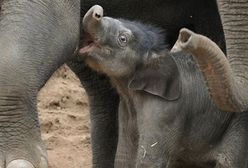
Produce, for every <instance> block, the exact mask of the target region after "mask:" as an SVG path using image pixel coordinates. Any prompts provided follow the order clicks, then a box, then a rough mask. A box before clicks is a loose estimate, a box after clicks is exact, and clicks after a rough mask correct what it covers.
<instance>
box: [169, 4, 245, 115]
mask: <svg viewBox="0 0 248 168" xmlns="http://www.w3.org/2000/svg"><path fill="white" fill-rule="evenodd" d="M217 2H218V6H219V12H220V15H221V19H222V23H223V28H224V33H225V38H226V48H227V58H226V56H225V54H224V53H223V52H222V51H221V50H220V49H219V47H218V46H217V45H216V44H215V43H214V42H212V41H211V40H210V39H208V38H206V37H204V36H201V35H197V34H195V33H193V32H191V31H188V30H186V29H182V30H181V31H180V35H179V39H178V41H177V43H176V45H175V47H174V49H175V48H181V49H184V50H187V51H190V52H191V53H192V54H193V55H194V57H195V59H196V61H197V62H198V64H199V67H200V69H201V71H202V72H203V74H204V76H205V79H206V81H207V85H208V88H209V90H210V93H211V95H212V97H213V99H214V101H215V103H216V104H217V106H218V107H219V108H220V109H221V110H223V111H230V112H242V111H247V110H248V87H247V86H248V17H247V15H248V0H241V1H239V0H232V1H226V0H218V1H217Z"/></svg>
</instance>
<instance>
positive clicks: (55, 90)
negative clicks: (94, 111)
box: [38, 66, 91, 168]
mask: <svg viewBox="0 0 248 168" xmlns="http://www.w3.org/2000/svg"><path fill="white" fill-rule="evenodd" d="M38 109H39V117H40V123H41V127H42V138H43V140H44V141H45V143H46V146H47V151H48V159H49V165H50V166H49V168H90V167H91V146H90V134H89V127H90V122H89V112H88V110H89V108H88V100H87V96H86V94H85V91H84V89H83V88H82V86H81V85H80V82H79V80H78V79H77V78H76V76H75V74H73V72H72V71H70V70H69V68H68V67H66V66H63V67H61V68H60V69H59V70H58V71H57V72H55V74H54V75H53V77H52V78H51V79H50V80H49V82H48V83H47V84H46V86H45V87H44V88H43V89H42V90H41V92H40V93H39V97H38Z"/></svg>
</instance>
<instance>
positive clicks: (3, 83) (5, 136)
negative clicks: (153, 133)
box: [0, 0, 247, 168]
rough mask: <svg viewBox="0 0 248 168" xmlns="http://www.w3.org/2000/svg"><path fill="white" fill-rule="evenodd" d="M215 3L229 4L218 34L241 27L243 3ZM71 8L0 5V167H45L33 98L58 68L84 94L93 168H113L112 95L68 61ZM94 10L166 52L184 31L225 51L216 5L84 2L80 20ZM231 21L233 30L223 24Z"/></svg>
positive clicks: (104, 81) (73, 0)
mask: <svg viewBox="0 0 248 168" xmlns="http://www.w3.org/2000/svg"><path fill="white" fill-rule="evenodd" d="M219 2H226V3H230V5H224V6H221V7H223V8H221V11H220V14H221V17H225V16H226V17H227V18H225V21H224V22H223V23H225V26H224V29H225V30H226V29H227V28H232V29H235V28H240V27H242V29H243V28H244V29H245V28H246V26H245V25H247V20H246V19H247V17H245V18H242V19H237V18H238V17H236V15H237V13H238V12H242V13H243V14H244V16H245V13H246V11H247V10H246V8H245V5H246V4H247V3H245V1H238V0H233V1H225V0H219V1H218V3H219ZM242 2H244V3H242ZM79 3H80V1H79V0H70V1H69V0H53V1H50V0H35V1H29V0H0V8H1V9H2V10H1V14H0V15H1V16H0V58H1V61H0V88H1V90H0V126H1V130H0V167H3V168H5V167H7V166H8V167H12V168H20V166H21V165H22V167H26V168H29V167H32V166H30V163H32V164H33V166H35V167H36V168H46V167H47V166H46V161H42V160H46V156H45V155H46V154H45V150H44V147H43V145H42V142H41V139H40V128H39V123H38V119H37V114H36V97H37V93H38V91H39V90H40V88H41V87H42V86H43V85H44V84H45V83H46V81H47V80H48V79H49V77H50V76H51V74H52V73H53V72H54V71H55V70H56V69H57V68H58V67H59V66H60V65H61V64H63V63H65V62H67V64H68V65H69V66H70V67H71V69H72V70H73V71H74V72H75V73H76V74H77V75H78V77H79V78H80V80H81V82H82V84H83V86H84V88H85V89H86V92H87V94H88V96H89V100H90V106H91V108H90V116H91V126H92V128H91V140H92V150H93V167H100V168H111V167H113V164H114V158H115V151H116V144H117V134H118V131H117V130H118V129H117V108H118V102H119V100H118V95H117V94H116V92H115V90H114V88H113V87H112V86H111V85H110V83H109V80H108V78H106V76H105V75H99V74H98V73H96V72H95V71H92V70H91V69H90V68H88V67H87V66H84V62H81V61H80V60H77V59H76V58H75V57H73V56H72V55H73V53H74V51H75V48H76V46H77V45H78V34H79V15H80V5H79ZM95 4H99V5H101V6H103V7H104V9H105V11H106V12H107V14H108V16H113V17H122V18H127V19H137V20H140V21H144V22H148V23H153V24H155V25H159V26H160V27H162V28H164V29H166V30H167V35H166V39H167V40H168V43H169V47H170V48H171V47H172V46H173V45H174V43H175V41H176V40H177V36H178V31H179V30H180V29H181V28H182V27H186V28H189V29H190V30H193V31H194V32H196V33H199V34H202V35H205V36H207V37H209V38H210V39H211V40H213V41H214V42H215V43H216V44H217V45H218V47H220V48H221V49H222V51H223V52H224V53H225V40H224V32H223V30H222V23H221V20H220V16H219V12H218V8H217V4H216V0H208V1H206V0H187V1H183V0H154V1H151V0H143V1H142V3H141V1H140V0H104V1H103V0H84V1H81V15H82V16H83V15H84V14H85V13H86V11H87V10H88V9H89V8H90V7H91V6H93V5H95ZM237 6H240V7H237ZM229 7H234V8H233V9H232V10H230V9H229ZM235 7H236V8H235ZM241 9H242V10H241ZM225 12H230V13H231V15H230V14H227V15H226V14H225ZM229 16H231V18H230V19H229V18H228V17H229ZM238 16H241V15H240V14H239V15H238ZM242 16H243V15H242ZM228 19H229V20H228ZM236 19H237V21H238V22H235V24H237V26H233V24H229V23H230V21H233V20H236ZM239 21H241V22H244V23H245V24H243V23H241V24H239ZM206 25H208V26H206ZM240 25H244V26H240ZM231 32H233V31H231ZM235 32H237V33H238V34H239V35H241V37H244V36H246V35H247V33H246V31H235ZM226 34H227V33H226ZM232 34H233V33H230V35H232ZM234 36H235V37H239V36H236V35H235V34H234ZM229 37H230V40H232V39H235V40H234V43H233V44H236V42H237V43H238V44H245V43H243V40H245V39H247V38H232V37H231V36H229ZM82 38H84V37H83V36H81V39H82ZM228 44H230V42H228ZM240 47H241V46H240V45H239V46H235V45H232V43H231V45H229V46H227V48H229V49H230V48H231V49H234V50H235V51H236V53H239V51H240V53H242V52H243V49H244V50H245V49H247V47H246V45H242V50H239V48H240ZM240 55H241V54H240ZM238 56H239V54H238ZM240 60H242V58H241V59H240ZM244 60H245V59H244ZM230 62H231V61H230ZM241 62H245V61H241ZM242 67H245V66H242ZM237 72H238V71H237ZM242 72H247V71H246V70H242ZM244 93H245V92H244ZM232 115H233V114H226V115H225V116H226V117H223V118H221V122H227V121H228V119H229V118H231V116H232ZM243 115H245V114H243ZM244 118H245V117H244ZM240 120H243V119H240ZM241 122H242V121H241ZM232 144H233V143H232ZM234 145H236V144H234ZM37 146H38V147H37ZM40 147H41V148H40ZM41 156H42V157H41ZM41 158H42V159H41ZM43 158H44V159H43ZM25 160H27V161H28V162H26V161H25Z"/></svg>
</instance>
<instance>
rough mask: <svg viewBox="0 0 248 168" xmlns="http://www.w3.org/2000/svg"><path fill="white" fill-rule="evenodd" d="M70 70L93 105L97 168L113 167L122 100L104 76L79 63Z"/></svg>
mask: <svg viewBox="0 0 248 168" xmlns="http://www.w3.org/2000/svg"><path fill="white" fill-rule="evenodd" d="M68 66H69V67H70V68H71V69H72V70H73V71H74V72H75V73H76V74H77V76H78V77H79V79H80V81H81V83H82V85H83V86H84V88H85V90H86V92H87V95H88V97H89V102H90V119H91V142H92V150H93V167H94V168H111V167H114V159H115V153H116V148H117V139H118V114H117V111H118V104H119V96H118V94H117V93H116V91H115V89H114V88H113V87H112V86H111V84H110V82H109V79H108V78H106V77H105V76H104V75H99V74H98V73H96V72H94V71H93V70H91V69H90V68H89V67H87V66H85V65H84V64H83V62H78V61H76V60H74V61H72V62H69V63H68Z"/></svg>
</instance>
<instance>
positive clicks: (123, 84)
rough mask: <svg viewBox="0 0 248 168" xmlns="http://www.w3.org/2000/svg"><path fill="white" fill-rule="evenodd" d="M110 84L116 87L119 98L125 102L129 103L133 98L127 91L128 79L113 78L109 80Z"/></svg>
mask: <svg viewBox="0 0 248 168" xmlns="http://www.w3.org/2000/svg"><path fill="white" fill-rule="evenodd" d="M111 81H112V84H113V85H114V86H115V87H116V89H117V91H118V93H119V95H120V97H121V98H122V99H123V100H124V101H126V102H130V101H131V98H132V97H133V96H132V95H133V91H132V90H130V89H128V84H129V81H130V77H118V78H116V77H113V78H111Z"/></svg>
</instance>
